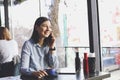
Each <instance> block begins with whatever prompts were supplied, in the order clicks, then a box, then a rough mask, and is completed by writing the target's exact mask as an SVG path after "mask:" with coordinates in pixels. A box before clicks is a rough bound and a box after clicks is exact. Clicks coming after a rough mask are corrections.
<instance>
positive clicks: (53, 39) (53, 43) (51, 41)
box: [49, 33, 55, 48]
mask: <svg viewBox="0 0 120 80" xmlns="http://www.w3.org/2000/svg"><path fill="white" fill-rule="evenodd" d="M50 37H51V40H50V43H49V47H50V48H54V47H55V36H54V35H53V33H51V34H50Z"/></svg>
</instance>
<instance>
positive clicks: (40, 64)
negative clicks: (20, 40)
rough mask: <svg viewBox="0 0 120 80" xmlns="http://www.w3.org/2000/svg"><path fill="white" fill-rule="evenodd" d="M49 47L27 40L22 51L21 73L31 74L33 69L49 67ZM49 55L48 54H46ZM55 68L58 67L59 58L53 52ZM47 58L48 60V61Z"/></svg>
mask: <svg viewBox="0 0 120 80" xmlns="http://www.w3.org/2000/svg"><path fill="white" fill-rule="evenodd" d="M49 54H50V53H49V47H48V46H42V47H41V46H40V45H39V44H36V43H34V42H33V41H32V39H30V40H28V41H25V43H24V45H23V47H22V52H21V67H20V71H21V74H25V75H31V73H32V72H33V71H39V70H44V69H47V68H49V67H50V66H49V65H48V61H49V58H47V56H48V57H49ZM46 55H47V56H46ZM51 55H52V59H53V66H54V68H57V67H58V58H57V56H56V54H55V53H53V54H51ZM46 60H47V61H46Z"/></svg>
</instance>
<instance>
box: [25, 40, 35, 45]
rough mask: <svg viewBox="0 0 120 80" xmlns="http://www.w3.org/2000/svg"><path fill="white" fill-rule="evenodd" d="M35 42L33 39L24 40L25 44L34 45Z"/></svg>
mask: <svg viewBox="0 0 120 80" xmlns="http://www.w3.org/2000/svg"><path fill="white" fill-rule="evenodd" d="M33 44H34V42H33V40H32V39H29V40H26V41H25V42H24V45H33Z"/></svg>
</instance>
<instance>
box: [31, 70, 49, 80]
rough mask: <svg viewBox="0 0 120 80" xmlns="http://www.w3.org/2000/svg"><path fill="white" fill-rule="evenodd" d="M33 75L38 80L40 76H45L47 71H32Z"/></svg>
mask: <svg viewBox="0 0 120 80" xmlns="http://www.w3.org/2000/svg"><path fill="white" fill-rule="evenodd" d="M32 74H33V75H34V76H36V77H38V80H40V79H41V78H42V77H45V76H47V75H48V74H47V72H46V71H44V70H40V71H36V72H33V73H32Z"/></svg>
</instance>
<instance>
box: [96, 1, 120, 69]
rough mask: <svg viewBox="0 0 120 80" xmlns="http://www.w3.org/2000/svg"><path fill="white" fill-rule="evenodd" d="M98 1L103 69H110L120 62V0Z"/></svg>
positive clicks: (115, 67)
mask: <svg viewBox="0 0 120 80" xmlns="http://www.w3.org/2000/svg"><path fill="white" fill-rule="evenodd" d="M98 2H99V19H100V35H101V36H100V37H101V45H102V58H103V59H102V60H103V70H105V71H106V70H108V71H110V70H114V69H117V68H118V67H119V66H118V65H119V64H120V61H119V59H118V57H119V55H120V48H119V47H120V5H119V3H120V1H119V0H115V1H114V0H98ZM108 2H109V4H108ZM113 3H114V4H113Z"/></svg>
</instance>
